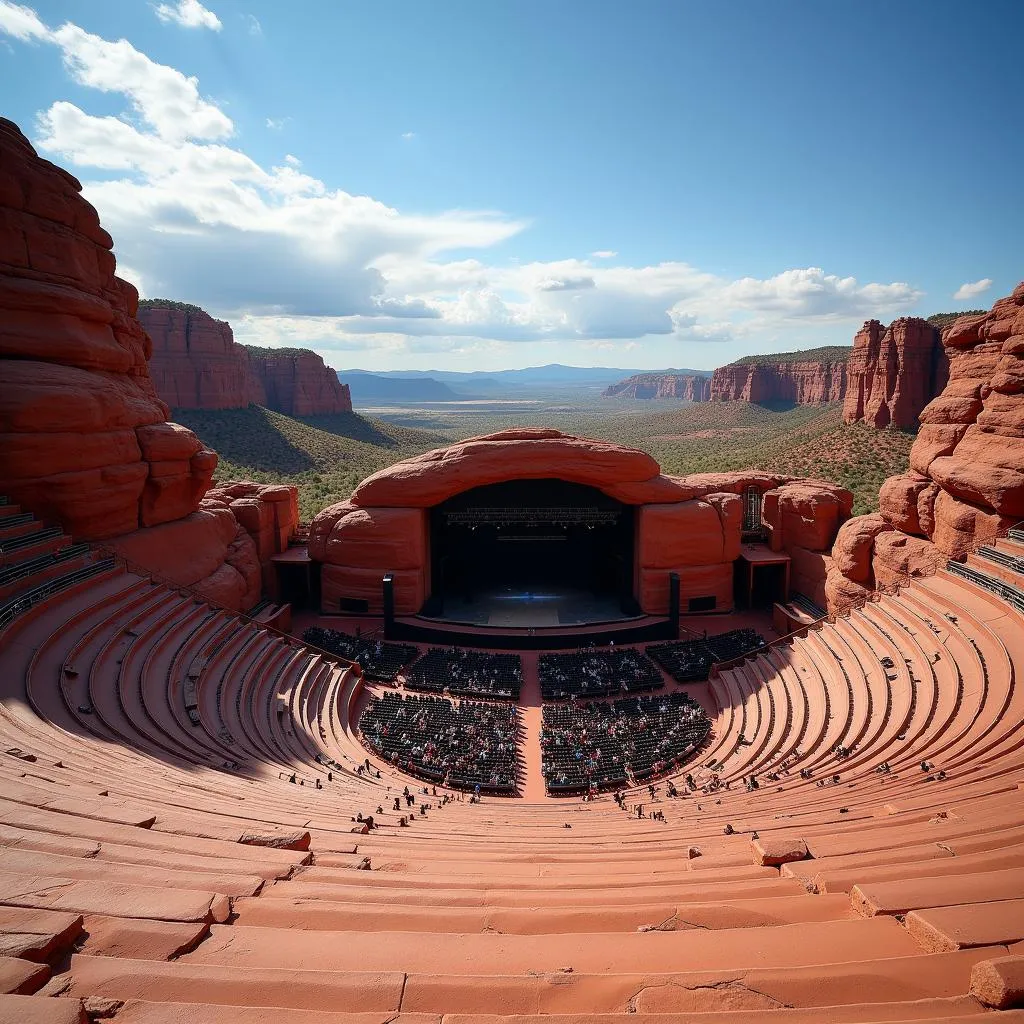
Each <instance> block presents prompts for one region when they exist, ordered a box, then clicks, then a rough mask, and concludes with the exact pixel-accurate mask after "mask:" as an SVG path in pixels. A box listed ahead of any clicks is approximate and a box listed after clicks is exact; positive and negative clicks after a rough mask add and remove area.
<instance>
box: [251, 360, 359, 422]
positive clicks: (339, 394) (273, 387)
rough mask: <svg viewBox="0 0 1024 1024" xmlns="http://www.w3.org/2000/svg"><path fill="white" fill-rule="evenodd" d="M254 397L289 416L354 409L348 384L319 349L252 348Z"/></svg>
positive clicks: (316, 414) (322, 413)
mask: <svg viewBox="0 0 1024 1024" xmlns="http://www.w3.org/2000/svg"><path fill="white" fill-rule="evenodd" d="M248 351H249V365H250V368H251V376H252V379H253V382H254V385H253V394H254V396H255V397H254V398H253V401H255V402H256V404H257V405H265V406H266V407H267V408H268V409H274V410H275V411H276V412H283V413H284V414H285V415H287V416H329V415H332V414H334V413H339V412H351V411H352V399H351V397H350V395H349V390H348V385H347V384H342V383H341V381H340V380H338V375H337V374H336V373H335V372H334V370H332V369H331V368H330V367H329V366H327V365H325V364H324V361H323V359H321V358H320V356H318V355H317V354H316V353H315V352H298V353H292V352H290V351H287V350H280V349H272V348H271V349H249V350H248Z"/></svg>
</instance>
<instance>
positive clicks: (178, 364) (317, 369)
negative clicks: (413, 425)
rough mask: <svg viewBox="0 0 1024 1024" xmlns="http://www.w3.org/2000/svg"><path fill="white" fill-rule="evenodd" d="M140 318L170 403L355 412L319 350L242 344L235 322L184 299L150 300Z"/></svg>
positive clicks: (160, 388)
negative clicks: (172, 301) (236, 337)
mask: <svg viewBox="0 0 1024 1024" xmlns="http://www.w3.org/2000/svg"><path fill="white" fill-rule="evenodd" d="M138 318H139V321H140V323H141V324H142V326H143V327H144V328H145V330H146V333H147V334H148V335H149V336H150V339H151V340H152V343H153V351H152V356H151V357H150V375H151V377H152V379H153V384H154V385H155V387H156V391H157V394H158V395H159V396H160V397H161V398H162V399H163V400H164V401H165V402H166V403H167V404H168V405H169V406H170V407H171V408H174V409H240V408H244V407H245V406H247V405H251V404H256V405H263V406H266V407H267V408H268V409H273V410H274V411H275V412H283V413H285V414H286V415H289V416H323V415H330V414H333V413H339V412H351V410H352V401H351V398H350V396H349V390H348V385H347V384H342V383H341V381H339V380H338V375H337V373H335V372H334V370H332V369H331V368H330V367H329V366H326V365H325V364H324V361H323V359H321V358H320V356H318V355H317V354H316V353H315V352H310V351H308V350H306V349H263V348H257V347H246V346H244V345H239V344H238V343H237V342H235V340H234V336H233V334H232V332H231V325H230V324H228V323H227V322H225V321H223V320H215V319H214V318H213V317H211V316H210V315H209V314H208V313H206V312H204V311H203V310H201V309H199V308H198V307H197V306H187V305H185V304H184V303H175V304H173V305H170V304H161V303H160V302H151V303H143V304H142V306H140V308H139V312H138Z"/></svg>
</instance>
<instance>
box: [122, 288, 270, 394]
mask: <svg viewBox="0 0 1024 1024" xmlns="http://www.w3.org/2000/svg"><path fill="white" fill-rule="evenodd" d="M139 322H140V323H141V324H142V326H143V327H144V328H145V330H146V333H147V334H148V335H149V337H150V338H151V340H152V342H153V355H152V356H151V357H150V360H149V373H150V376H151V377H152V378H153V384H154V386H155V387H156V391H157V394H158V395H159V396H160V397H161V398H162V399H163V400H164V401H165V402H166V403H167V404H168V405H169V406H171V408H172V409H239V408H243V407H244V406H247V405H249V403H250V402H252V401H253V394H252V382H251V380H250V369H249V354H248V352H247V351H246V350H245V348H244V346H242V345H236V344H235V341H234V337H233V336H232V333H231V326H230V324H227V323H225V322H224V321H223V320H214V319H213V317H211V316H210V315H209V314H208V313H205V312H203V310H201V309H181V308H177V307H173V306H148V305H143V306H141V307H140V308H139Z"/></svg>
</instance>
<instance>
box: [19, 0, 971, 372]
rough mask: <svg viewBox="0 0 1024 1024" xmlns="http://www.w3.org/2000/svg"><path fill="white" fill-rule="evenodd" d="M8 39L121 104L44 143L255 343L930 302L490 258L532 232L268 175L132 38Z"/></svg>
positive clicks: (603, 336) (68, 116)
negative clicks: (31, 47) (42, 51)
mask: <svg viewBox="0 0 1024 1024" xmlns="http://www.w3.org/2000/svg"><path fill="white" fill-rule="evenodd" d="M183 6H184V5H182V4H179V5H177V7H176V8H175V9H176V10H177V9H178V8H181V7H183ZM204 9H205V8H204ZM0 34H6V35H7V36H8V37H9V38H11V39H16V40H19V41H21V42H27V43H43V44H50V45H52V46H54V47H56V48H57V49H58V50H59V51H60V53H61V56H62V58H63V62H64V66H65V68H66V69H67V72H68V74H69V76H70V78H71V79H72V80H73V81H74V82H75V83H77V84H79V85H82V86H86V87H89V88H92V89H96V90H98V91H100V92H104V93H108V94H120V95H122V96H123V97H124V99H125V102H126V109H125V110H124V111H122V112H120V113H115V114H111V113H104V114H102V115H98V114H92V113H89V112H88V111H87V110H85V109H83V108H82V107H81V106H78V105H76V103H73V102H70V101H69V100H67V99H63V98H57V99H55V101H54V102H52V103H51V104H50V105H49V107H48V108H46V109H45V110H43V111H41V112H40V114H39V115H38V118H37V132H36V142H37V144H38V146H39V147H40V149H42V150H43V151H45V152H46V153H47V154H48V155H50V156H52V157H54V158H55V159H59V160H61V161H62V162H66V163H70V164H72V165H74V167H75V170H76V173H78V175H79V176H80V177H81V178H82V179H83V181H84V190H85V195H86V197H87V198H88V199H89V200H90V201H91V202H93V203H94V204H95V205H96V206H97V208H98V209H99V211H100V214H101V217H102V219H103V223H104V225H105V226H106V227H107V228H108V230H110V232H111V233H112V235H113V236H114V238H115V239H116V242H117V253H118V257H119V260H121V261H122V265H123V264H127V266H128V267H130V268H131V270H130V271H129V273H130V274H131V276H132V279H133V280H134V281H136V282H138V283H139V284H140V285H141V284H144V286H145V290H146V292H147V293H148V294H153V295H168V296H171V297H174V298H180V299H183V300H187V301H190V302H196V303H199V304H200V305H203V306H206V307H207V308H209V309H210V310H211V311H213V312H215V313H219V314H220V315H222V316H230V317H231V318H232V320H233V322H234V323H235V326H236V328H237V329H238V330H239V333H240V336H242V337H245V338H246V339H247V340H248V339H252V340H254V341H256V343H260V340H262V339H264V338H269V337H271V336H272V337H273V339H275V340H276V342H277V343H278V344H281V343H283V342H286V341H287V340H288V339H290V338H294V339H295V341H296V342H297V343H298V342H304V343H306V344H313V345H314V347H317V348H323V349H324V350H330V349H331V348H335V347H337V348H342V349H344V350H346V351H348V350H356V349H362V350H366V349H368V348H370V347H373V348H375V349H376V350H377V351H383V352H395V353H410V352H449V353H455V352H457V353H469V352H473V351H479V350H480V349H481V346H491V348H490V351H491V352H492V353H493V352H503V351H506V349H505V346H512V345H515V344H519V343H523V342H548V341H551V342H559V343H564V344H575V345H577V346H579V347H580V349H579V350H582V349H583V347H589V350H592V351H598V350H600V346H603V345H605V344H609V345H612V346H616V347H619V348H622V347H623V346H626V345H629V344H633V343H637V342H642V339H652V338H654V339H657V338H662V339H666V340H668V341H678V342H680V343H687V344H688V343H694V344H709V343H717V342H722V341H729V340H735V339H738V338H744V339H752V341H754V342H757V343H764V342H766V340H767V339H768V338H774V337H775V335H776V334H779V335H782V336H785V337H786V338H787V339H789V338H790V337H791V336H793V334H794V333H795V332H798V331H799V330H800V329H802V326H800V325H808V324H809V325H815V324H821V323H822V322H829V321H835V322H838V321H842V320H850V321H853V322H857V321H859V320H862V319H863V318H864V317H865V316H879V317H881V316H889V315H891V314H895V313H898V312H906V311H908V310H909V309H911V308H913V306H914V304H915V303H916V302H917V300H918V299H919V298H920V296H921V293H920V291H918V290H917V289H916V288H914V287H913V286H911V285H910V284H906V283H902V282H892V283H888V284H886V283H877V282H870V281H868V282H860V281H857V280H856V279H855V278H853V277H849V276H845V277H844V276H841V275H838V274H834V273H827V272H826V271H825V270H823V269H821V268H817V267H806V268H796V269H790V270H784V271H782V272H781V273H778V274H776V275H774V276H772V277H768V278H753V277H746V278H740V279H730V278H726V277H723V276H721V275H717V274H711V273H708V272H706V271H703V270H701V269H700V268H698V267H695V266H693V265H692V264H689V263H686V262H683V261H666V262H663V263H658V264H652V265H646V266H644V265H641V266H629V265H624V264H621V263H617V262H615V261H616V257H617V254H616V252H615V251H614V250H611V249H602V250H597V251H595V252H593V253H591V254H590V255H589V256H588V257H586V258H566V259H559V260H543V261H540V260H535V261H531V260H528V259H523V260H520V259H518V258H513V257H508V258H507V259H505V260H503V261H495V260H493V259H492V260H490V261H489V260H488V259H487V258H486V254H487V251H488V250H490V249H492V248H493V247H495V246H497V245H499V244H500V243H503V242H507V241H508V240H509V239H511V238H513V237H515V236H517V235H519V234H520V233H521V232H523V231H524V230H525V229H526V228H527V227H528V226H529V222H528V221H527V220H526V219H524V218H522V217H513V216H509V215H506V214H502V213H496V212H493V211H466V210H450V211H446V212H434V213H430V214H422V213H416V212H414V211H407V210H398V209H395V208H394V207H392V206H390V205H388V204H387V203H384V202H382V201H380V200H378V199H375V198H373V197H371V196H365V195H362V196H360V195H353V194H351V193H349V192H346V191H344V190H343V189H341V188H338V187H336V185H335V184H333V183H328V182H326V181H323V180H321V179H319V178H317V177H315V176H313V175H311V174H308V173H306V172H305V171H304V170H303V167H302V161H301V159H300V157H299V156H297V155H295V154H292V153H288V154H287V155H285V156H283V157H282V158H281V160H280V162H279V163H278V164H276V165H273V164H272V165H270V166H266V165H265V164H262V163H260V162H258V161H257V160H255V159H253V158H252V157H251V156H250V155H249V154H248V153H246V152H245V151H244V150H243V149H242V148H240V147H239V146H238V145H237V144H236V143H235V141H234V140H235V126H234V124H233V122H232V120H231V119H230V118H229V117H228V115H227V114H226V113H225V112H224V111H223V110H222V109H221V108H220V107H219V106H218V105H217V104H216V103H215V102H214V101H213V100H211V99H209V98H207V97H204V96H203V95H202V93H201V90H200V85H199V82H198V81H197V79H196V78H194V77H191V76H189V75H187V74H186V73H183V72H182V71H180V70H178V69H176V68H172V67H168V66H166V65H162V64H159V63H156V62H155V61H153V60H151V59H150V58H149V57H148V56H146V55H145V54H143V53H141V52H140V51H139V50H137V49H136V48H135V47H133V46H132V45H131V43H129V42H127V41H126V40H119V41H116V42H114V41H110V40H105V39H102V38H101V37H99V36H96V35H93V34H91V33H89V32H87V31H86V30H84V29H83V28H80V27H79V26H77V25H74V24H72V23H67V24H64V25H62V26H60V27H59V28H57V29H51V28H49V27H47V26H46V25H45V24H44V23H43V22H42V21H41V20H40V19H39V18H38V16H37V15H36V14H35V12H34V11H33V10H31V9H30V8H28V7H25V6H19V5H16V4H14V3H11V2H10V0H0ZM80 102H81V101H80ZM85 105H86V106H87V104H85ZM286 120H287V119H286V118H282V119H279V120H275V119H272V118H267V120H266V124H267V127H269V128H280V127H282V126H283V125H284V123H285V121H286ZM406 134H407V135H413V134H414V133H406ZM90 172H91V173H90ZM474 252H475V253H477V255H474V256H467V255H466V254H467V253H474ZM453 255H454V256H455V257H457V258H453ZM980 283H981V282H979V284H980ZM268 343H270V342H268ZM814 343H820V341H818V340H817V339H816V338H813V337H812V338H809V344H814Z"/></svg>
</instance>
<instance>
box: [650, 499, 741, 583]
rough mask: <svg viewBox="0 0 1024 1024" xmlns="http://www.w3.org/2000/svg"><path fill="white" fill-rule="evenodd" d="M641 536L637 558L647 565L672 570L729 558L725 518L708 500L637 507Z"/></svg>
mask: <svg viewBox="0 0 1024 1024" xmlns="http://www.w3.org/2000/svg"><path fill="white" fill-rule="evenodd" d="M737 500H738V499H737ZM637 537H638V538H639V542H638V548H637V560H638V562H639V564H640V565H642V566H645V567H646V568H650V569H669V568H674V567H677V566H683V565H711V564H713V563H715V562H724V561H725V534H724V530H723V527H722V520H721V518H720V516H719V514H718V510H717V509H716V508H715V506H714V505H712V504H710V503H709V502H706V501H699V500H695V501H683V502H677V503H676V504H674V505H641V506H640V508H639V509H638V510H637ZM738 543H739V530H738V529H737V530H736V544H737V545H738Z"/></svg>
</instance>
